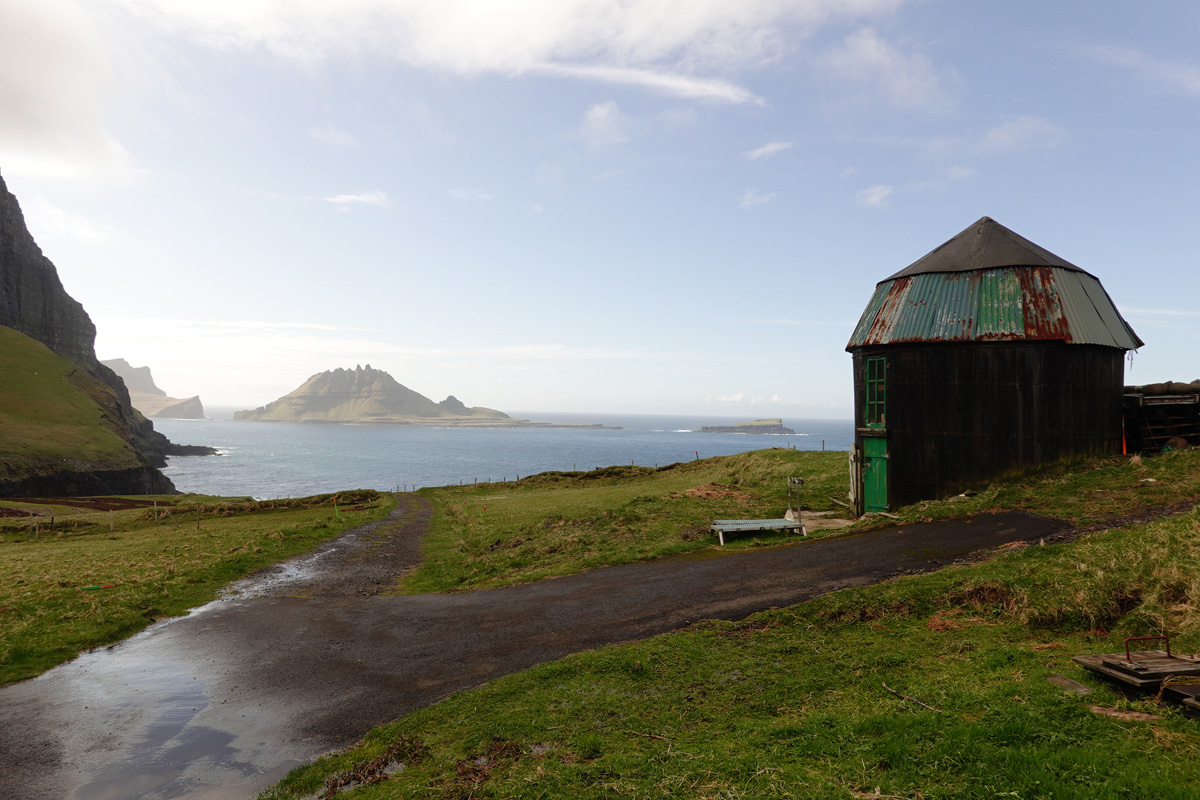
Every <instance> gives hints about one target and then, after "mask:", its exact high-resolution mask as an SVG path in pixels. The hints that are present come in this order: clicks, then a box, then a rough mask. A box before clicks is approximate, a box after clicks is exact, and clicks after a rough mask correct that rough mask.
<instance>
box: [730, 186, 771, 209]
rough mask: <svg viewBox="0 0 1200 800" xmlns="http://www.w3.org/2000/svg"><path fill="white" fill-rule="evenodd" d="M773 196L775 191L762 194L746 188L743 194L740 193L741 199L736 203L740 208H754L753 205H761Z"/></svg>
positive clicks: (769, 200)
mask: <svg viewBox="0 0 1200 800" xmlns="http://www.w3.org/2000/svg"><path fill="white" fill-rule="evenodd" d="M774 197H775V192H771V193H770V194H763V193H761V192H756V191H754V190H753V189H747V190H746V192H745V194H743V195H742V198H741V200H739V201H738V205H739V206H741V207H742V208H754V207H755V206H761V205H762V204H763V203H769V202H771V200H772V199H774Z"/></svg>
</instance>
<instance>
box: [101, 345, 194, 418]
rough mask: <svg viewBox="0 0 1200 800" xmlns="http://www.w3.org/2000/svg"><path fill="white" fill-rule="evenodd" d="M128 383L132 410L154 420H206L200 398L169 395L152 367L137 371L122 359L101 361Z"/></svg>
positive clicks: (141, 368) (137, 368)
mask: <svg viewBox="0 0 1200 800" xmlns="http://www.w3.org/2000/svg"><path fill="white" fill-rule="evenodd" d="M100 363H101V364H103V365H104V366H106V367H108V368H109V369H111V370H112V371H113V372H115V373H117V375H118V376H119V377H120V378H121V380H123V381H125V386H126V387H128V389H129V399H130V401H131V402H132V403H133V407H134V408H136V409H137V410H138V411H140V412H141V413H142V414H143V415H145V416H147V417H150V418H151V419H204V405H203V404H202V403H201V402H200V397H199V395H195V396H192V397H185V398H182V399H180V398H178V397H168V396H167V393H166V392H164V391H163V390H162V389H160V388H158V385H157V384H155V383H154V376H153V375H151V374H150V368H149V367H134V366H131V365H130V363H129V362H128V361H126V360H125V359H123V358H112V359H108V360H105V361H101V362H100Z"/></svg>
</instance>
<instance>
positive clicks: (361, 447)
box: [154, 408, 854, 499]
mask: <svg viewBox="0 0 1200 800" xmlns="http://www.w3.org/2000/svg"><path fill="white" fill-rule="evenodd" d="M207 411H208V413H209V414H210V415H211V417H210V418H209V419H204V420H173V419H156V420H154V427H155V429H157V430H159V431H161V432H162V433H164V434H166V436H167V437H168V438H169V439H170V440H171V441H173V442H178V443H180V444H203V445H209V446H211V447H216V448H217V449H218V450H219V451H220V452H221V455H219V456H187V457H175V458H171V459H170V461H169V464H168V466H167V468H166V469H165V470H164V472H165V473H166V475H167V477H169V478H170V479H171V480H172V481H174V482H175V486H176V488H178V489H179V491H181V492H195V493H197V494H212V495H223V496H244V495H250V496H252V497H255V498H258V499H269V498H275V497H303V496H306V495H312V494H320V493H323V492H335V491H341V490H345V489H380V490H388V491H391V490H396V489H401V490H403V489H408V490H410V491H411V490H412V489H413V488H420V487H424V486H445V485H447V484H456V483H472V482H474V481H478V482H480V483H482V482H485V481H501V480H515V479H517V478H520V477H527V476H529V475H533V474H536V473H538V472H546V471H548V470H563V471H568V470H580V471H586V470H591V469H596V468H597V467H607V466H612V465H617V464H631V463H632V464H637V465H639V466H647V467H655V466H664V465H666V464H670V463H673V462H676V461H690V460H692V459H694V458H696V457H697V456H698V457H700V458H707V457H710V456H721V455H732V454H734V453H742V452H745V451H747V450H761V449H764V448H768V447H788V448H795V449H797V450H820V449H822V447H824V449H826V450H849V449H850V445H851V444H852V443H853V440H854V426H853V424H852V423H851V422H850V420H827V419H823V420H805V419H784V420H783V424H784V425H785V426H787V427H789V428H791V429H792V430H794V431H796V433H795V435H788V434H779V435H764V434H732V433H699V429H700V427H701V426H702V425H733V424H736V423H738V422H746V421H747V419H746V418H745V417H709V416H705V417H692V416H638V415H631V414H553V413H542V412H513V413H512V415H511V416H513V417H516V418H519V419H529V420H532V421H535V422H552V423H558V424H600V425H608V426H614V427H620V428H621V430H596V429H588V428H435V427H429V428H426V427H414V426H367V425H323V424H308V423H287V422H235V421H234V420H233V419H232V416H233V409H220V408H214V409H208V410H207Z"/></svg>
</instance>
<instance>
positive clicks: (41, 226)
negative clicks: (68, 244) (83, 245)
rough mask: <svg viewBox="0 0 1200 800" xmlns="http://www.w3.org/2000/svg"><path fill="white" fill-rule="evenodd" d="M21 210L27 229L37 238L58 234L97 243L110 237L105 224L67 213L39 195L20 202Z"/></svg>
mask: <svg viewBox="0 0 1200 800" xmlns="http://www.w3.org/2000/svg"><path fill="white" fill-rule="evenodd" d="M21 210H22V211H23V212H24V214H25V221H26V223H27V224H28V225H29V230H30V231H33V232H35V233H36V234H37V238H39V239H40V238H41V237H42V236H43V235H45V234H50V235H53V234H59V235H63V236H69V237H71V238H73V239H79V240H80V241H84V242H89V243H92V244H97V243H99V242H104V241H107V240H109V239H111V238H112V231H111V230H109V229H108V228H107V227H106V226H104V225H98V224H96V223H94V222H92V221H91V220H87V219H84V218H83V217H80V216H76V215H74V214H71V213H68V212H66V211H64V210H62V209H61V208H59V207H58V206H56V205H53V204H51V203H50V202H48V201H46V200H44V199H42V198H40V197H35V198H33V199H32V200H30V201H28V202H25V203H22V204H21Z"/></svg>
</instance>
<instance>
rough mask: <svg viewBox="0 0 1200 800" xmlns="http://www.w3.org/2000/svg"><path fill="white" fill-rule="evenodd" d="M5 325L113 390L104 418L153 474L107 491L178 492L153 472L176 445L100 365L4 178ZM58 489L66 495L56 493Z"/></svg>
mask: <svg viewBox="0 0 1200 800" xmlns="http://www.w3.org/2000/svg"><path fill="white" fill-rule="evenodd" d="M0 325H2V326H5V327H8V328H12V329H14V330H16V331H18V332H20V333H23V334H25V335H26V336H29V337H31V338H33V339H36V340H37V341H39V342H41V343H43V344H44V345H46V347H48V348H49V349H50V350H51V351H53V352H54V353H56V354H58V355H60V356H62V357H63V358H66V359H67V360H69V361H71V362H73V363H75V364H77V365H78V366H79V367H81V368H82V369H83V370H84V371H85V372H87V373H88V375H90V376H91V377H93V378H95V379H96V380H98V381H100V382H101V383H103V384H104V385H106V386H108V387H109V388H110V389H111V390H112V396H111V398H109V399H107V400H106V401H105V403H106V405H105V406H104V407H103V412H104V414H105V415H107V416H108V417H109V418H111V419H112V420H113V422H114V425H115V426H116V427H117V428H119V429H121V430H123V431H124V432H125V434H124V435H125V436H126V440H127V441H128V442H129V443H130V444H131V445H133V447H134V448H135V449H136V450H137V452H138V453H140V454H141V456H142V457H143V458H144V459H145V461H146V464H147V466H148V467H150V468H151V470H150V471H149V472H147V473H146V474H145V475H142V476H140V477H135V476H132V475H126V476H125V477H124V478H122V479H120V480H118V479H117V478H115V477H114V478H113V480H112V481H111V483H110V484H106V485H111V486H112V487H114V488H113V491H115V492H119V493H131V494H132V493H145V492H146V491H147V490H151V491H155V492H162V491H173V488H174V487H173V486H172V485H171V482H170V481H169V480H167V478H166V477H165V476H163V475H162V473H160V472H158V471H157V469H153V468H154V467H162V466H165V465H166V456H167V454H168V452H169V449H170V447H171V443H170V442H169V441H168V440H167V438H166V437H165V436H163V435H162V434H161V433H158V432H157V431H155V430H154V426H153V425H152V424H151V423H150V421H149V420H148V419H146V418H145V417H144V416H143V415H142V414H140V413H138V412H137V410H136V409H134V407H133V405H132V403H131V401H130V398H129V392H128V391H127V390H126V388H125V384H124V382H123V381H122V380H121V379H120V378H119V377H117V375H116V373H114V372H113V371H112V370H111V369H109V368H108V367H106V366H104V365H103V364H101V363H100V362H99V361H98V360H97V359H96V351H95V341H96V328H95V326H94V325H93V324H92V320H91V318H90V317H89V316H88V315H87V312H86V311H84V309H83V306H82V305H80V304H79V303H78V302H77V301H76V300H75V299H74V298H72V297H71V296H70V295H69V294H67V292H66V290H65V289H64V288H63V285H62V282H61V281H60V280H59V277H58V271H57V270H56V269H55V267H54V264H53V263H52V262H51V261H50V259H48V258H46V256H45V255H44V254H43V253H42V250H41V248H40V247H38V245H37V242H35V241H34V239H33V236H32V234H30V232H29V229H28V228H27V227H26V225H25V217H24V215H23V214H22V213H21V207H20V204H19V203H18V202H17V198H16V197H14V196H13V195H12V193H11V192H9V191H8V186H7V185H6V184H5V182H4V179H3V176H0ZM81 469H82V468H81ZM76 471H80V470H76ZM83 471H86V470H83ZM80 480H81V481H84V482H86V479H83V478H81V479H80ZM39 485H41V487H42V490H41V491H39V494H56V493H62V494H66V493H71V492H73V491H74V489H75V488H78V486H82V485H83V484H82V483H78V484H75V483H72V482H70V481H67V480H66V479H65V478H64V477H63V476H61V475H60V476H59V477H58V478H53V477H51V476H45V480H44V481H43V483H42V484H39ZM54 486H60V487H61V488H62V489H63V491H62V492H56V491H55V490H54V489H53V487H54Z"/></svg>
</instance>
